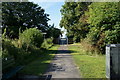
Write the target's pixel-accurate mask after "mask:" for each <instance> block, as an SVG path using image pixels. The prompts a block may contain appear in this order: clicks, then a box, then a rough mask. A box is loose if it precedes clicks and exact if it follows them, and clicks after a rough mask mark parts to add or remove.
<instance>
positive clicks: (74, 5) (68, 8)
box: [60, 2, 91, 42]
mask: <svg viewBox="0 0 120 80" xmlns="http://www.w3.org/2000/svg"><path fill="white" fill-rule="evenodd" d="M90 4H91V3H89V2H66V3H65V4H64V5H63V6H62V9H61V14H62V19H61V21H60V26H61V27H64V28H65V29H66V30H67V34H68V35H67V36H68V37H74V38H75V40H76V41H77V42H78V41H80V38H84V37H85V35H86V33H87V32H88V28H87V27H86V25H87V23H85V22H83V21H82V20H83V19H84V18H85V17H86V16H85V15H84V13H85V11H86V10H87V7H88V5H90ZM83 34H84V35H83Z"/></svg>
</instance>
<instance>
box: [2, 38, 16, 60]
mask: <svg viewBox="0 0 120 80" xmlns="http://www.w3.org/2000/svg"><path fill="white" fill-rule="evenodd" d="M17 54H18V49H17V48H16V47H15V46H14V45H13V44H12V43H11V40H10V39H3V40H2V57H3V58H4V57H9V56H13V57H14V58H15V59H17Z"/></svg>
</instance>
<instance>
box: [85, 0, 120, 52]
mask: <svg viewBox="0 0 120 80" xmlns="http://www.w3.org/2000/svg"><path fill="white" fill-rule="evenodd" d="M86 15H87V16H89V17H88V21H87V22H88V23H89V24H90V25H89V28H90V32H89V34H88V35H87V38H88V39H89V40H90V42H91V44H92V45H94V46H96V47H98V48H99V50H101V51H102V52H103V53H104V51H105V49H104V48H105V46H106V44H117V43H120V40H119V38H120V22H119V21H120V14H119V10H118V3H117V2H104V3H92V4H91V5H90V6H89V11H88V12H86Z"/></svg>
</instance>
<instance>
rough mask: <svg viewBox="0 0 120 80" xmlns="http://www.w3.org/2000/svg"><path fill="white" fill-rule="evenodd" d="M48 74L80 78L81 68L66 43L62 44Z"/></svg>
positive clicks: (58, 76)
mask: <svg viewBox="0 0 120 80" xmlns="http://www.w3.org/2000/svg"><path fill="white" fill-rule="evenodd" d="M46 75H51V76H52V78H80V76H79V70H78V69H77V67H76V66H75V63H74V61H73V58H72V56H71V54H70V51H68V48H67V46H66V45H61V46H60V48H59V49H58V53H57V54H56V55H55V58H54V59H53V61H52V63H51V65H50V67H49V69H48V70H47V72H46Z"/></svg>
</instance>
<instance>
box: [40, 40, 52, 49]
mask: <svg viewBox="0 0 120 80" xmlns="http://www.w3.org/2000/svg"><path fill="white" fill-rule="evenodd" d="M52 45H53V38H48V39H45V40H44V42H43V43H42V46H41V47H42V48H45V49H48V48H49V47H51V46H52Z"/></svg>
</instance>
